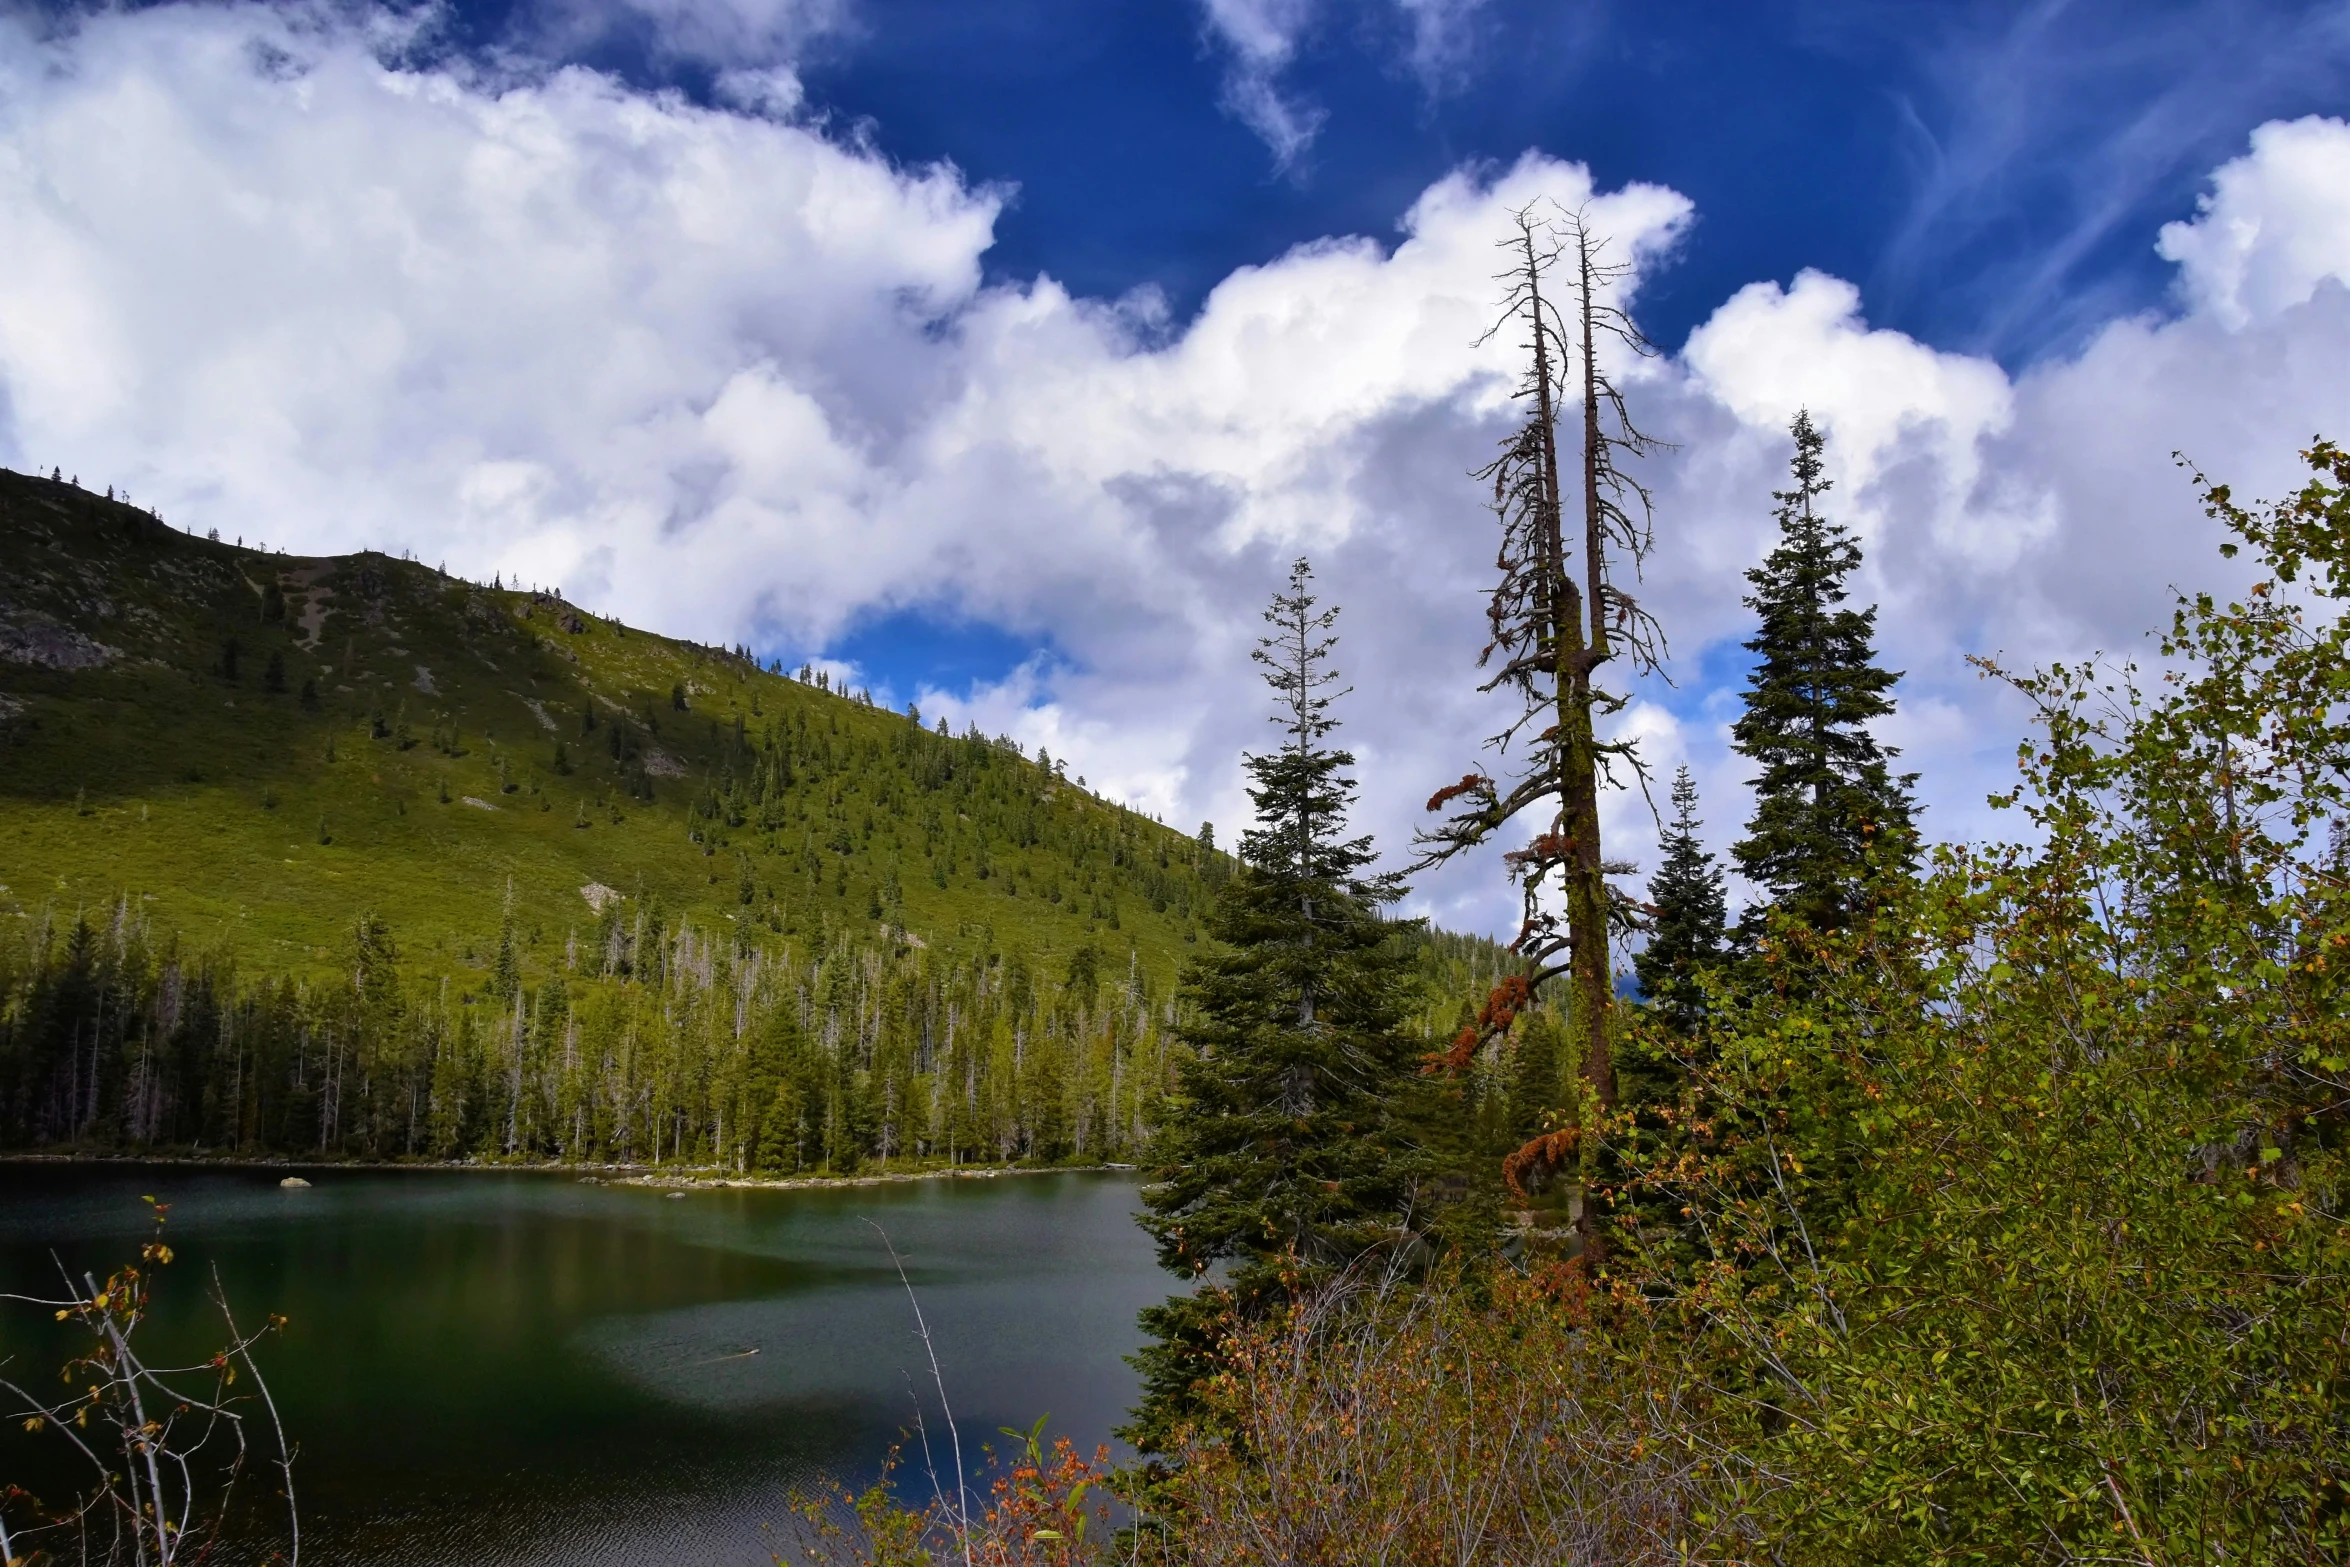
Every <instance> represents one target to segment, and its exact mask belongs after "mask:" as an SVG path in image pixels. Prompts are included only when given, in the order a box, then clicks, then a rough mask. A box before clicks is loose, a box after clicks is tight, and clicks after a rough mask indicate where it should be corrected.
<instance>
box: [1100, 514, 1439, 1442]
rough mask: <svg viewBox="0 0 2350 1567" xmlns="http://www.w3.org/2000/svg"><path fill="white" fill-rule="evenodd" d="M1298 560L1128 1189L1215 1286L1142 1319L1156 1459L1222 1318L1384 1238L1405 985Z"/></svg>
mask: <svg viewBox="0 0 2350 1567" xmlns="http://www.w3.org/2000/svg"><path fill="white" fill-rule="evenodd" d="M1312 576H1313V574H1312V572H1311V570H1310V569H1309V568H1308V566H1307V564H1306V562H1305V561H1303V560H1300V561H1298V562H1297V563H1296V564H1295V565H1294V566H1292V568H1291V570H1290V575H1289V588H1288V591H1287V592H1286V593H1282V594H1278V595H1276V596H1275V598H1274V600H1273V604H1272V607H1271V608H1270V609H1269V610H1267V611H1266V614H1265V619H1266V620H1267V621H1268V622H1270V623H1271V624H1272V625H1273V626H1274V627H1275V632H1274V634H1273V635H1271V636H1268V637H1266V638H1265V639H1264V640H1263V641H1262V642H1261V643H1260V644H1259V646H1258V648H1257V651H1256V654H1255V657H1256V659H1257V661H1258V662H1259V663H1261V664H1262V665H1264V666H1265V670H1266V675H1265V680H1266V683H1267V684H1268V685H1270V686H1271V687H1272V688H1273V691H1274V694H1275V697H1276V705H1277V707H1278V709H1279V711H1278V712H1277V713H1276V714H1275V715H1274V719H1273V721H1274V722H1275V723H1277V724H1279V725H1281V727H1282V731H1283V734H1284V735H1285V737H1286V738H1285V740H1284V742H1283V743H1282V745H1281V746H1280V747H1279V748H1278V749H1276V750H1273V751H1269V752H1266V753H1264V754H1262V755H1255V756H1250V757H1249V758H1247V763H1246V765H1247V768H1248V772H1249V774H1250V777H1251V778H1252V780H1253V783H1252V786H1251V788H1250V791H1249V794H1250V798H1251V799H1252V800H1253V801H1254V802H1255V804H1256V811H1257V824H1256V826H1255V828H1254V829H1253V830H1251V831H1249V832H1247V833H1245V834H1243V835H1242V838H1241V843H1240V859H1241V866H1242V869H1241V872H1240V874H1239V875H1238V876H1236V877H1235V878H1234V879H1233V880H1232V881H1231V882H1230V883H1228V884H1227V885H1226V886H1225V888H1224V890H1223V893H1222V895H1221V896H1220V897H1219V899H1218V901H1217V903H1216V905H1215V908H1214V911H1213V912H1212V914H1211V915H1210V917H1209V920H1208V930H1209V933H1210V935H1212V936H1213V937H1214V938H1215V940H1216V942H1217V943H1218V950H1216V951H1215V952H1214V953H1212V954H1211V955H1208V956H1204V957H1202V958H1200V959H1199V960H1197V961H1196V962H1195V963H1194V965H1193V966H1192V969H1191V971H1190V972H1189V974H1188V975H1187V977H1186V980H1185V985H1186V988H1187V990H1188V992H1189V996H1190V1000H1191V1002H1192V1008H1193V1015H1192V1018H1191V1021H1190V1022H1189V1023H1188V1024H1187V1025H1185V1027H1184V1029H1183V1038H1184V1040H1185V1042H1186V1043H1187V1044H1188V1045H1189V1046H1190V1047H1191V1050H1192V1052H1193V1057H1192V1059H1191V1060H1189V1061H1188V1062H1186V1063H1185V1064H1184V1065H1183V1067H1182V1069H1181V1071H1180V1073H1179V1076H1178V1081H1177V1093H1176V1095H1175V1096H1174V1097H1173V1098H1172V1100H1171V1101H1170V1103H1169V1104H1168V1106H1167V1110H1166V1119H1165V1121H1164V1122H1163V1123H1162V1126H1161V1129H1160V1133H1159V1139H1160V1140H1159V1141H1158V1142H1157V1143H1156V1144H1155V1145H1154V1146H1155V1151H1156V1154H1157V1170H1156V1175H1157V1180H1156V1183H1155V1184H1154V1185H1152V1186H1151V1187H1149V1188H1148V1189H1147V1190H1146V1192H1145V1194H1144V1198H1143V1201H1144V1205H1145V1207H1146V1208H1147V1209H1148V1212H1147V1214H1146V1215H1145V1216H1144V1218H1143V1220H1142V1224H1143V1227H1144V1228H1145V1229H1147V1230H1148V1231H1149V1232H1150V1233H1151V1235H1152V1237H1153V1238H1154V1239H1155V1240H1156V1241H1157V1242H1158V1250H1159V1261H1160V1264H1161V1265H1162V1266H1164V1267H1165V1268H1166V1269H1167V1270H1168V1271H1169V1272H1172V1273H1175V1274H1177V1275H1179V1276H1181V1277H1183V1278H1185V1279H1190V1280H1200V1279H1202V1278H1203V1276H1204V1275H1205V1274H1206V1273H1207V1271H1208V1270H1209V1269H1210V1268H1212V1267H1216V1266H1218V1265H1224V1266H1225V1267H1226V1268H1227V1270H1228V1271H1227V1273H1226V1281H1227V1287H1226V1288H1225V1289H1220V1290H1211V1289H1206V1288H1203V1289H1202V1290H1201V1291H1200V1292H1198V1293H1195V1294H1189V1295H1178V1296H1175V1297H1174V1298H1172V1299H1170V1300H1169V1301H1167V1302H1166V1304H1164V1305H1160V1306H1153V1307H1150V1308H1148V1309H1147V1310H1145V1311H1144V1312H1143V1314H1142V1320H1143V1326H1144V1327H1145V1328H1146V1329H1147V1330H1148V1331H1149V1332H1150V1334H1151V1335H1152V1337H1153V1338H1154V1339H1155V1340H1156V1341H1157V1342H1155V1343H1153V1344H1151V1345H1149V1346H1147V1347H1145V1348H1144V1349H1143V1351H1142V1352H1141V1353H1140V1354H1138V1355H1137V1356H1136V1357H1135V1364H1136V1365H1137V1366H1138V1367H1139V1368H1140V1369H1141V1371H1142V1373H1143V1383H1144V1394H1143V1400H1142V1403H1141V1405H1140V1407H1139V1408H1138V1409H1137V1410H1136V1413H1135V1419H1134V1422H1133V1424H1132V1426H1131V1427H1129V1429H1128V1432H1127V1435H1128V1438H1129V1440H1131V1441H1133V1442H1134V1444H1135V1445H1136V1446H1137V1447H1138V1448H1141V1449H1143V1450H1144V1451H1146V1452H1151V1451H1160V1452H1163V1451H1166V1450H1168V1448H1169V1446H1170V1444H1171V1442H1172V1439H1173V1437H1174V1434H1175V1432H1176V1431H1177V1430H1178V1429H1179V1428H1180V1427H1181V1426H1182V1425H1183V1424H1184V1423H1185V1422H1186V1421H1188V1420H1190V1419H1192V1418H1194V1417H1195V1416H1196V1415H1197V1414H1198V1413H1199V1407H1198V1403H1197V1398H1196V1394H1195V1392H1194V1389H1195V1387H1196V1386H1197V1384H1198V1382H1199V1381H1200V1379H1201V1378H1203V1377H1204V1376H1206V1375H1208V1374H1209V1373H1210V1372H1211V1371H1212V1369H1213V1364H1214V1361H1213V1355H1214V1346H1215V1343H1216V1340H1217V1339H1218V1337H1219V1336H1220V1332H1219V1329H1220V1324H1221V1322H1222V1320H1223V1313H1224V1311H1225V1310H1226V1309H1227V1308H1231V1309H1237V1310H1238V1311H1240V1312H1241V1313H1242V1314H1244V1315H1253V1314H1255V1313H1257V1312H1260V1311H1262V1310H1263V1309H1265V1307H1266V1306H1267V1305H1269V1304H1270V1303H1271V1302H1273V1301H1274V1300H1277V1299H1280V1298H1283V1297H1284V1296H1285V1294H1286V1290H1287V1287H1288V1285H1289V1284H1290V1283H1291V1282H1293V1281H1300V1280H1310V1279H1311V1278H1313V1277H1315V1276H1317V1275H1320V1274H1326V1273H1328V1272H1329V1271H1331V1270H1334V1269H1338V1268H1342V1267H1344V1266H1345V1265H1346V1264H1348V1263H1350V1262H1352V1261H1353V1260H1354V1259H1355V1258H1356V1257H1358V1256H1359V1255H1361V1254H1362V1253H1363V1252H1364V1251H1366V1250H1368V1249H1370V1248H1372V1247H1374V1246H1376V1245H1378V1244H1379V1243H1380V1242H1381V1241H1382V1240H1383V1239H1386V1238H1388V1237H1389V1236H1390V1235H1391V1234H1392V1227H1393V1225H1394V1223H1395V1222H1396V1218H1397V1214H1398V1211H1399V1208H1400V1206H1401V1202H1402V1196H1403V1190H1402V1188H1403V1180H1402V1161H1401V1160H1400V1158H1399V1157H1398V1156H1397V1153H1396V1152H1395V1151H1394V1150H1393V1148H1392V1147H1391V1146H1390V1145H1389V1144H1390V1140H1389V1139H1388V1138H1387V1137H1386V1136H1384V1135H1383V1123H1384V1122H1385V1120H1386V1118H1387V1113H1388V1106H1389V1103H1390V1101H1391V1100H1392V1098H1393V1097H1394V1095H1395V1093H1396V1092H1397V1090H1398V1089H1399V1088H1400V1086H1401V1085H1402V1084H1403V1083H1404V1082H1405V1081H1406V1079H1407V1078H1408V1077H1409V1076H1410V1073H1411V1052H1410V1047H1409V1045H1408V1043H1407V1041H1406V1040H1405V1038H1404V1035H1403V1032H1402V1029H1403V1022H1404V1014H1405V1001H1406V996H1407V986H1408V983H1409V978H1408V975H1409V971H1408V968H1407V966H1406V965H1407V961H1408V960H1407V958H1406V957H1405V955H1404V953H1403V951H1402V948H1401V945H1400V943H1398V942H1397V941H1396V940H1395V939H1394V938H1395V936H1396V934H1397V929H1398V927H1397V926H1396V925H1394V924H1392V923H1390V922H1388V921H1387V920H1385V919H1383V918H1382V917H1381V914H1380V910H1381V909H1382V907H1383V906H1385V905H1387V904H1390V903H1392V902H1393V901H1394V900H1395V899H1397V898H1398V897H1400V896H1402V893H1403V888H1402V886H1401V885H1400V884H1399V882H1398V881H1397V879H1396V878H1395V877H1394V876H1393V875H1392V874H1390V875H1375V874H1371V873H1370V866H1371V863H1372V861H1373V860H1374V859H1375V858H1376V855H1375V854H1374V852H1373V850H1372V847H1371V840H1370V839H1369V838H1368V837H1357V838H1348V837H1346V836H1345V831H1346V816H1347V811H1348V809H1349V807H1350V806H1351V805H1352V803H1353V800H1354V792H1355V785H1354V780H1353V779H1352V778H1351V777H1349V776H1348V769H1349V768H1351V767H1352V766H1353V764H1354V758H1353V756H1352V755H1351V754H1350V753H1348V752H1346V751H1343V750H1336V749H1333V748H1332V747H1330V746H1329V745H1328V744H1327V743H1326V742H1327V741H1328V739H1329V736H1330V734H1331V732H1332V731H1333V730H1334V729H1335V728H1336V727H1337V720H1336V719H1335V718H1333V717H1332V716H1331V713H1330V708H1331V704H1332V703H1333V702H1334V701H1335V700H1336V697H1337V695H1339V694H1343V693H1333V692H1331V691H1329V689H1328V688H1329V687H1330V686H1331V685H1332V684H1333V683H1334V682H1336V680H1337V679H1338V676H1337V674H1336V672H1335V671H1333V670H1331V669H1330V668H1329V665H1328V660H1329V655H1330V652H1331V649H1332V647H1333V646H1334V645H1335V643H1336V638H1335V637H1333V636H1331V635H1330V628H1331V626H1332V625H1333V624H1334V623H1335V621H1336V619H1337V611H1336V610H1335V609H1332V610H1320V611H1317V609H1316V607H1315V599H1314V596H1313V594H1312V592H1311V591H1310V584H1311V582H1312Z"/></svg>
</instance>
